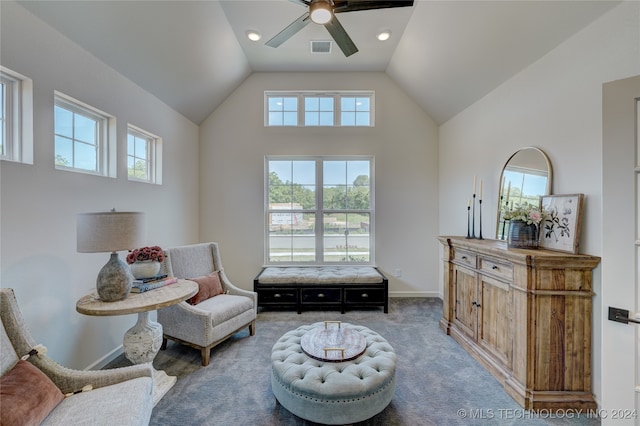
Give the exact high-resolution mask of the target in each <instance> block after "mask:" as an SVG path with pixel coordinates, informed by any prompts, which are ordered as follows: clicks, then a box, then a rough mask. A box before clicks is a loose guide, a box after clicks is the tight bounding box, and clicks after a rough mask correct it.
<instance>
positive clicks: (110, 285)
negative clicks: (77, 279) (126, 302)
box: [96, 252, 133, 302]
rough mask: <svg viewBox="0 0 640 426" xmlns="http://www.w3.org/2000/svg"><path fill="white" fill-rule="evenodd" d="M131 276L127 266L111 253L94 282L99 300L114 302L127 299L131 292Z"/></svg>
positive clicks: (116, 254)
mask: <svg viewBox="0 0 640 426" xmlns="http://www.w3.org/2000/svg"><path fill="white" fill-rule="evenodd" d="M132 280H133V276H132V275H131V271H130V270H129V266H128V265H127V264H126V263H124V262H123V261H122V260H120V258H119V257H118V253H115V252H114V253H111V257H110V258H109V261H108V262H107V264H106V265H104V266H103V267H102V269H101V270H100V273H99V274H98V279H97V280H96V290H97V291H98V296H100V300H102V301H104V302H116V301H118V300H123V299H126V298H127V295H128V294H129V291H131V281H132Z"/></svg>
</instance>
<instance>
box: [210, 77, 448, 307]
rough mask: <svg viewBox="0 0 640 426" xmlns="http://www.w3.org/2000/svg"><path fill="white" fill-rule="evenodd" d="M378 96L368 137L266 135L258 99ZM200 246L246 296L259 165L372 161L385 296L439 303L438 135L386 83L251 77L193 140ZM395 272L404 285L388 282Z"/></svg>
mask: <svg viewBox="0 0 640 426" xmlns="http://www.w3.org/2000/svg"><path fill="white" fill-rule="evenodd" d="M332 89H333V90H341V89H342V90H375V98H376V106H375V109H376V125H375V127H373V128H304V127H301V128H265V127H264V125H263V122H264V120H263V103H264V101H263V97H264V91H265V90H332ZM200 141H201V151H200V172H201V173H200V175H201V179H202V180H201V185H202V186H201V200H202V204H201V222H200V229H201V236H202V238H203V239H205V240H213V241H218V242H219V243H220V250H221V255H222V258H223V263H224V264H225V271H226V273H227V274H228V275H229V276H230V278H231V279H232V280H233V281H234V283H235V284H236V285H238V286H240V287H243V288H246V289H250V288H253V278H254V277H255V276H256V274H257V273H258V272H259V271H260V268H261V266H262V264H263V241H264V238H263V235H264V194H263V188H264V157H265V156H266V155H279V154H293V155H301V154H311V155H343V154H345V155H348V154H353V155H355V154H362V155H374V156H375V183H376V193H375V209H376V210H375V212H376V240H375V247H376V261H377V262H376V263H377V265H378V266H379V267H380V268H381V269H382V270H383V272H384V273H385V274H387V276H388V277H389V283H390V292H391V294H392V295H395V296H402V295H422V296H425V295H432V296H435V295H437V292H438V286H437V270H438V259H439V255H438V245H437V243H436V240H435V237H436V235H437V230H438V229H437V222H438V210H437V208H435V207H434V206H435V202H436V200H437V198H438V148H437V126H436V125H435V124H434V122H433V121H432V120H431V119H430V118H429V117H428V116H427V115H426V114H425V113H424V112H423V111H422V110H421V109H420V108H419V107H418V106H417V105H416V104H415V103H414V102H413V101H411V100H410V98H409V97H408V96H407V95H406V94H405V93H404V92H403V91H402V90H400V89H399V88H398V86H397V85H396V84H395V83H393V81H391V80H390V79H389V78H388V77H387V76H386V75H385V74H384V73H255V74H253V75H251V76H250V77H249V78H248V79H247V80H246V81H245V82H244V83H243V84H242V86H241V87H239V88H238V89H237V90H236V91H235V92H234V93H233V94H232V95H231V96H230V97H229V98H228V99H227V100H226V101H225V102H224V104H222V105H221V106H220V107H219V108H218V109H217V110H216V111H215V112H214V113H213V114H212V115H211V116H210V117H209V118H208V119H207V120H205V122H204V123H203V124H202V125H201V130H200ZM396 268H400V269H401V270H402V277H401V278H396V277H395V276H394V273H395V270H396Z"/></svg>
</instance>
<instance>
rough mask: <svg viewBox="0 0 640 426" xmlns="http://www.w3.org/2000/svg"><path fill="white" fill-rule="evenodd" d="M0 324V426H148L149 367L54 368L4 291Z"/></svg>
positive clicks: (0, 299)
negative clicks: (9, 425) (38, 425)
mask: <svg viewBox="0 0 640 426" xmlns="http://www.w3.org/2000/svg"><path fill="white" fill-rule="evenodd" d="M0 318H1V319H2V324H0V376H1V379H0V380H2V383H1V385H0V390H1V395H0V415H1V421H0V423H2V424H42V425H69V424H86V425H115V424H117V425H147V424H149V419H150V418H151V410H152V408H153V370H152V367H151V364H140V365H134V366H130V367H124V368H115V369H111V370H100V371H80V370H71V369H69V368H65V367H63V366H61V365H59V364H57V363H56V362H55V361H54V360H53V359H51V358H50V357H48V356H47V355H46V348H45V347H44V346H43V345H41V344H36V342H35V340H34V339H33V337H32V336H31V334H30V333H29V330H28V329H27V327H26V325H25V323H24V318H23V316H22V313H21V312H20V310H19V308H18V304H17V302H16V298H15V294H14V292H13V290H12V289H10V288H2V289H0ZM43 343H44V342H43ZM132 402H133V403H132ZM15 418H17V419H18V420H17V421H16V420H15Z"/></svg>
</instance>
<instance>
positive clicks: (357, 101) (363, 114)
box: [340, 96, 371, 126]
mask: <svg viewBox="0 0 640 426" xmlns="http://www.w3.org/2000/svg"><path fill="white" fill-rule="evenodd" d="M340 102H341V108H340V111H341V114H342V116H341V119H340V122H341V123H342V125H343V126H369V125H370V124H369V123H370V122H371V98H370V97H368V96H365V97H360V96H343V97H342V98H341V99H340Z"/></svg>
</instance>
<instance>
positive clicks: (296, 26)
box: [265, 12, 311, 47]
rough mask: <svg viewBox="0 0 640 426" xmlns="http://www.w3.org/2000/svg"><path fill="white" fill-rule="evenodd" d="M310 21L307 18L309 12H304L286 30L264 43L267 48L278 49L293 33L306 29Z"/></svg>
mask: <svg viewBox="0 0 640 426" xmlns="http://www.w3.org/2000/svg"><path fill="white" fill-rule="evenodd" d="M309 22H311V19H310V18H309V12H305V13H304V14H303V15H302V16H301V17H299V18H298V19H296V20H295V21H293V22H292V23H291V24H289V26H288V27H287V28H285V29H284V30H282V31H280V32H279V33H278V34H276V35H275V36H274V37H273V38H272V39H271V40H269V41H268V42H266V43H265V44H266V45H267V46H271V47H278V46H280V45H281V44H282V43H284V42H285V41H287V40H289V38H290V37H292V36H293V35H294V34H295V33H297V32H298V31H300V30H301V29H303V28H304V27H306V26H307V25H308V24H309Z"/></svg>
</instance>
